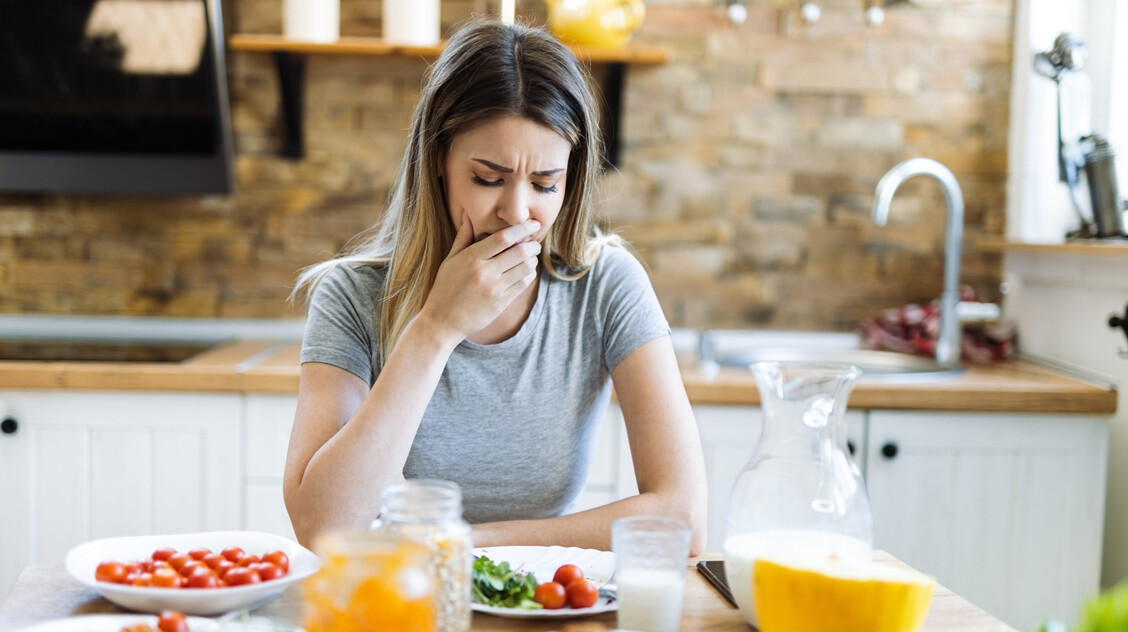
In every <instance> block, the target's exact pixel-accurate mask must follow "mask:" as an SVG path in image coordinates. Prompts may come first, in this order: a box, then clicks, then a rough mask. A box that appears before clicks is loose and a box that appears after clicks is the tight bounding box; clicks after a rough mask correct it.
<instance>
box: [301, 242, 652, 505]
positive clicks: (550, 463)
mask: <svg viewBox="0 0 1128 632" xmlns="http://www.w3.org/2000/svg"><path fill="white" fill-rule="evenodd" d="M383 286H384V270H383V268H378V267H374V266H370V265H363V264H344V265H339V266H337V267H336V268H334V269H333V270H332V271H331V272H330V273H329V274H328V275H327V276H326V277H325V279H324V281H322V283H321V284H320V285H319V286H318V288H317V291H316V292H315V293H314V296H313V299H312V302H311V304H310V309H309V317H308V319H307V321H306V328H305V337H304V340H303V343H302V354H301V361H302V362H303V363H305V362H323V363H326V364H331V365H333V366H337V367H340V368H342V369H344V370H346V371H349V372H350V373H353V374H354V375H356V376H358V377H360V378H361V379H362V380H365V381H366V382H368V384H369V385H371V384H373V383H374V382H375V381H376V377H377V375H379V373H380V368H381V365H382V362H381V359H380V357H379V356H378V351H377V349H376V345H375V340H376V331H377V320H378V318H379V315H380V309H379V304H380V301H381V298H382V295H383V294H382V290H383ZM669 333H670V328H669V325H668V324H667V322H666V318H665V316H664V315H663V314H662V308H661V306H660V305H659V304H658V299H657V297H656V296H655V295H654V289H653V288H652V287H651V285H650V280H649V278H648V277H647V275H646V271H645V270H644V269H643V267H642V265H641V264H640V263H639V262H638V261H637V260H636V259H635V258H634V256H633V255H631V254H630V253H629V252H627V251H626V250H624V249H623V248H621V247H615V246H606V247H604V248H603V250H602V252H601V254H600V256H599V258H598V259H597V261H596V263H595V265H594V266H593V267H592V269H591V271H590V272H588V274H586V275H585V276H583V277H581V278H580V279H578V280H576V281H561V280H558V279H556V278H553V277H552V276H550V275H548V274H544V273H543V272H542V274H541V276H540V286H539V288H538V292H537V300H536V303H535V304H534V305H533V310H532V312H531V313H530V314H529V317H528V319H527V320H526V321H525V323H524V324H523V325H521V329H520V330H519V331H518V332H517V333H516V334H515V335H514V336H513V337H512V338H509V339H508V340H505V341H503V342H500V343H497V344H490V345H482V344H475V343H473V342H469V341H466V340H463V341H462V342H461V343H460V344H459V345H458V346H457V347H456V348H455V349H454V352H453V353H451V355H450V359H449V360H448V361H447V364H446V368H444V369H443V374H442V377H441V378H440V379H439V383H438V386H437V387H436V388H435V392H434V394H433V395H432V397H431V402H430V404H429V405H428V406H427V410H426V412H425V413H424V414H423V420H422V422H421V423H420V425H419V430H418V432H417V433H416V435H415V442H414V443H413V444H412V446H411V452H410V454H409V455H408V457H407V463H406V464H405V465H404V470H403V473H404V476H405V477H406V478H409V479H411V478H438V479H444V480H448V481H454V482H456V483H458V484H459V485H460V486H461V487H462V494H463V506H464V508H465V517H466V519H467V520H468V521H470V522H474V523H476V522H489V521H496V520H516V519H536V518H547V517H552V516H558V515H561V514H564V513H567V512H568V511H569V510H570V507H571V505H572V503H573V501H574V500H575V499H576V497H577V496H578V495H579V493H580V491H581V489H582V487H583V484H584V480H585V479H586V477H587V471H588V465H589V462H590V458H591V453H592V449H593V444H594V442H595V438H596V434H597V432H598V430H599V425H600V422H601V421H602V418H603V415H604V413H605V411H606V409H607V404H608V401H609V400H610V396H611V379H610V377H611V370H612V369H614V368H615V366H616V365H618V364H619V362H620V361H621V360H622V359H623V358H625V357H626V356H627V355H628V354H630V352H632V351H634V350H635V349H637V348H638V347H640V346H641V345H643V344H644V343H646V342H649V341H650V340H653V339H655V338H659V337H661V336H664V335H668V334H669ZM373 458H379V455H378V454H373Z"/></svg>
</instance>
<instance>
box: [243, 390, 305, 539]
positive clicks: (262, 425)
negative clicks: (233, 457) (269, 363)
mask: <svg viewBox="0 0 1128 632" xmlns="http://www.w3.org/2000/svg"><path fill="white" fill-rule="evenodd" d="M297 408H298V396H297V395H268V394H261V393H249V394H248V395H247V396H246V417H245V418H246V422H247V446H246V455H245V458H246V460H247V469H246V478H245V479H244V481H243V484H244V485H245V486H246V489H245V494H246V498H247V502H246V504H245V505H244V507H243V525H244V527H245V528H246V529H248V530H250V531H262V532H265V533H273V534H276V535H280V536H282V537H285V538H294V527H293V525H292V524H291V523H290V514H288V513H287V512H286V503H285V502H284V501H283V500H282V473H283V471H284V470H285V467H286V449H287V448H288V447H289V445H290V430H291V428H293V426H294V413H295V412H296V411H297Z"/></svg>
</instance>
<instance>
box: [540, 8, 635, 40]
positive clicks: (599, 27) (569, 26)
mask: <svg viewBox="0 0 1128 632" xmlns="http://www.w3.org/2000/svg"><path fill="white" fill-rule="evenodd" d="M547 3H548V28H549V30H551V31H552V32H553V34H555V35H556V36H557V37H558V38H559V39H560V40H561V41H563V42H566V43H569V44H579V45H581V46H592V47H596V48H622V47H623V46H626V45H627V42H629V41H630V39H631V35H632V34H633V33H634V32H635V29H637V28H638V27H639V25H641V24H642V19H643V17H645V16H646V6H645V5H644V4H643V1H642V0H547Z"/></svg>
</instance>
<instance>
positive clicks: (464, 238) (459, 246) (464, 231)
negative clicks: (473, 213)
mask: <svg viewBox="0 0 1128 632" xmlns="http://www.w3.org/2000/svg"><path fill="white" fill-rule="evenodd" d="M472 243H474V225H473V224H472V223H471V222H470V215H468V214H465V213H464V214H463V215H462V223H461V224H459V225H458V232H457V233H455V234H454V243H453V244H451V246H450V252H449V253H448V254H447V259H450V258H451V257H453V256H454V255H456V254H458V253H460V252H462V251H463V250H465V249H466V248H467V247H468V246H470V244H472Z"/></svg>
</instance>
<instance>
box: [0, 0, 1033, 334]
mask: <svg viewBox="0 0 1128 632" xmlns="http://www.w3.org/2000/svg"><path fill="white" fill-rule="evenodd" d="M224 5H225V6H224V13H225V15H224V17H225V20H226V24H225V26H226V30H227V32H228V33H229V34H231V33H261V34H278V33H281V32H282V22H281V19H282V12H281V10H280V9H281V2H280V0H238V1H236V2H226V3H224ZM819 6H820V7H821V16H820V19H819V20H818V22H816V23H814V24H808V23H806V22H805V21H804V20H803V18H802V16H801V14H800V2H799V1H798V0H795V1H791V0H755V1H749V2H747V3H746V9H747V20H746V22H744V23H743V24H739V25H736V24H733V23H732V22H731V21H730V19H729V17H728V13H727V11H726V8H725V6H724V4H723V3H719V2H707V1H705V0H696V1H685V0H682V1H671V0H659V1H651V2H647V7H646V8H647V14H646V18H645V21H644V23H643V25H642V26H641V28H640V29H639V30H638V32H637V33H636V35H635V38H634V40H633V43H635V44H637V45H640V46H648V47H659V48H661V49H664V50H667V51H669V52H670V53H671V58H670V61H669V62H668V63H666V64H662V65H656V66H641V65H640V66H630V67H628V68H627V70H626V82H625V85H624V94H623V112H622V116H621V127H620V130H621V153H620V156H619V161H618V162H619V164H618V169H617V171H612V172H610V173H609V174H608V176H607V177H606V178H604V198H605V200H606V203H605V205H604V206H605V210H606V220H605V221H606V223H607V225H609V226H611V227H612V228H614V229H616V230H618V231H619V232H621V233H622V234H623V235H624V236H625V237H626V238H627V239H628V240H630V241H631V243H632V244H634V246H635V247H636V248H637V249H638V250H639V253H640V255H641V257H642V258H643V260H644V261H645V262H646V263H647V264H648V266H649V268H650V272H651V275H652V279H653V282H654V284H655V287H656V289H657V291H658V296H659V298H660V299H661V300H662V303H663V306H664V307H665V309H666V313H667V316H668V318H669V319H670V322H671V324H672V325H673V326H675V327H694V328H699V327H701V328H704V327H713V328H718V327H735V328H742V327H743V328H748V327H756V328H760V327H768V328H791V329H833V330H850V329H852V328H853V327H854V326H855V325H857V323H858V322H859V321H860V320H861V319H862V318H864V317H866V316H869V315H871V314H872V313H873V312H874V310H875V309H876V308H880V307H888V306H892V305H897V304H901V303H905V302H909V301H926V300H928V299H930V298H934V297H936V296H938V295H939V292H940V289H941V266H942V263H943V261H942V258H941V257H940V256H939V254H940V253H941V250H942V246H943V238H944V230H943V226H944V214H943V212H942V211H941V210H940V208H938V202H939V200H940V199H941V197H940V196H941V194H940V191H939V189H938V188H937V187H935V185H934V184H932V183H930V182H928V181H926V180H920V181H915V182H912V183H909V184H908V185H907V186H906V189H905V190H904V191H902V193H901V194H900V195H899V196H898V199H897V201H896V210H895V212H894V213H893V214H892V225H891V226H889V227H886V228H880V227H877V226H875V225H874V224H873V222H872V221H871V220H870V218H869V208H870V205H871V204H872V199H873V186H874V184H875V183H876V181H877V180H878V178H880V176H881V175H882V173H884V172H885V171H886V170H887V169H888V168H889V167H891V166H892V165H893V164H895V163H896V162H898V161H900V160H902V159H904V158H908V157H911V156H916V155H924V156H929V157H932V158H935V159H937V160H939V161H940V162H942V163H944V164H945V165H947V166H948V167H949V168H950V169H952V170H953V171H954V172H955V173H956V174H957V176H958V177H959V180H960V184H961V186H962V187H963V191H964V195H965V198H966V207H967V212H966V223H965V235H966V236H967V239H966V241H967V244H966V245H965V255H964V258H963V282H965V283H967V284H970V285H971V286H972V287H974V288H975V289H976V290H978V291H980V292H982V294H983V295H984V297H985V298H987V299H989V300H990V299H994V298H997V296H998V287H999V281H1000V280H1001V278H1002V257H1001V254H1000V252H999V251H998V250H997V249H996V250H994V251H986V250H982V249H979V248H977V247H975V243H976V238H977V237H979V236H981V235H996V236H997V235H1002V234H1003V233H1004V228H1005V224H1006V219H1005V218H1006V179H1007V178H1006V174H1007V132H1008V129H1009V122H1010V117H1009V104H1010V97H1011V91H1010V86H1011V78H1010V75H1011V58H1012V46H1013V34H1014V30H1013V28H1014V26H1013V21H1014V17H1015V16H1014V7H1013V6H1012V2H1010V1H1008V0H985V1H977V2H943V1H935V0H933V1H932V2H929V3H927V4H920V5H918V4H910V3H899V4H895V5H892V6H890V7H888V8H887V10H886V12H885V15H886V19H885V22H884V23H883V24H881V25H879V26H876V27H875V26H869V25H867V24H866V22H865V16H864V11H865V6H864V5H863V2H862V1H861V0H828V1H826V2H820V3H819ZM498 9H499V7H498V3H497V2H488V1H486V0H469V1H468V0H443V2H442V3H441V22H442V31H443V32H444V33H445V32H447V31H449V29H450V28H451V27H452V26H453V25H455V24H457V23H458V22H460V21H463V20H465V19H467V18H469V17H470V16H472V15H475V14H479V15H481V14H487V13H489V12H491V11H492V12H494V13H496V12H497V10H498ZM517 12H518V14H519V15H520V16H521V17H522V18H523V19H525V20H527V21H528V22H531V23H534V24H536V23H544V22H545V20H546V14H547V12H546V8H545V6H544V4H543V3H542V2H537V1H521V2H518V3H517ZM340 32H341V35H342V36H373V37H378V36H379V35H380V33H381V3H380V2H376V1H374V0H342V1H341V4H340ZM306 64H307V65H306V78H305V79H306V81H305V113H304V125H305V138H304V140H305V150H306V155H305V157H304V158H303V159H301V160H292V159H288V158H286V157H283V156H280V155H279V146H280V143H281V140H280V136H281V126H282V123H281V120H280V115H279V109H280V107H279V96H278V86H277V76H276V73H275V67H274V63H273V61H272V58H271V57H270V56H269V55H266V54H255V53H246V52H237V51H230V52H229V53H228V60H227V67H228V70H229V84H230V100H231V119H232V127H233V131H234V140H235V150H236V160H235V169H236V182H237V191H236V193H235V194H234V195H231V196H228V197H178V198H173V199H169V198H159V199H149V198H140V197H135V196H128V197H127V196H109V197H106V196H98V197H94V196H86V195H66V196H61V195H5V194H0V227H2V231H0V235H2V236H0V311H3V312H17V313H18V312H41V313H55V314H115V315H120V314H131V315H160V316H190V317H224V318H227V317H240V318H242V317H253V318H281V317H295V316H301V312H300V311H299V310H294V309H291V308H289V307H288V306H287V305H286V302H285V299H286V296H287V295H288V293H289V291H290V287H291V284H292V281H293V279H294V275H295V271H296V270H297V269H298V268H300V267H302V266H304V265H308V264H310V263H313V262H315V261H318V260H321V259H323V258H326V257H328V256H330V255H332V254H333V253H335V252H337V251H338V249H339V248H340V247H341V246H342V244H344V242H345V240H346V239H347V238H349V237H350V236H352V235H353V234H355V233H357V232H359V231H361V230H363V229H364V228H366V227H367V226H369V225H370V224H371V223H372V222H373V220H374V219H376V218H377V217H378V214H379V212H380V208H381V204H382V202H383V200H384V198H385V196H386V193H387V190H388V186H389V183H390V182H391V180H392V176H393V174H394V171H395V168H396V166H397V164H398V161H399V159H400V157H401V155H402V149H403V146H404V130H405V129H406V127H407V126H408V124H409V121H410V114H411V109H412V107H413V106H414V105H415V102H416V100H417V98H418V94H419V83H420V78H421V75H422V72H423V70H424V69H425V68H426V65H427V61H426V60H425V59H422V58H419V57H416V58H398V57H368V56H337V55H332V56H320V55H311V56H309V57H308V58H307V60H306ZM600 71H601V69H600V68H598V67H597V68H595V69H594V72H596V73H599V72H600ZM1051 166H1052V165H1051Z"/></svg>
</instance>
